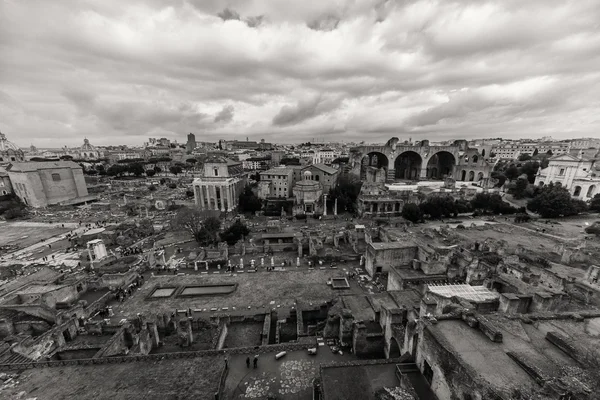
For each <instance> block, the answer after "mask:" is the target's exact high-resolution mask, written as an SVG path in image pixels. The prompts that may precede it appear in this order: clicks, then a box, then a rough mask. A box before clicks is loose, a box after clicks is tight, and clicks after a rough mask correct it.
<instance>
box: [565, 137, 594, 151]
mask: <svg viewBox="0 0 600 400" xmlns="http://www.w3.org/2000/svg"><path fill="white" fill-rule="evenodd" d="M591 148H593V149H600V139H595V138H583V139H573V140H571V149H591Z"/></svg>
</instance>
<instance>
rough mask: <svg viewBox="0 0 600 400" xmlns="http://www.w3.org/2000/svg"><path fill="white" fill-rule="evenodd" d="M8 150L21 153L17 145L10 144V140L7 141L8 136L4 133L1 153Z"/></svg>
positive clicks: (0, 146)
mask: <svg viewBox="0 0 600 400" xmlns="http://www.w3.org/2000/svg"><path fill="white" fill-rule="evenodd" d="M8 150H14V151H21V149H20V148H19V147H18V146H17V145H16V144H14V143H13V142H9V141H8V139H6V135H5V134H4V133H0V151H8Z"/></svg>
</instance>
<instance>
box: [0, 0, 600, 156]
mask: <svg viewBox="0 0 600 400" xmlns="http://www.w3.org/2000/svg"><path fill="white" fill-rule="evenodd" d="M0 4H2V6H1V7H2V10H1V11H0V54H2V57H0V88H1V89H0V90H1V92H0V115H1V116H2V120H1V121H0V130H1V131H2V132H3V133H6V134H7V135H8V136H9V137H12V138H13V140H14V141H17V142H18V140H15V138H17V139H20V138H22V140H23V141H24V143H18V144H21V145H28V144H29V143H30V142H31V141H37V140H40V141H42V142H43V141H44V140H45V141H46V142H44V143H52V142H53V140H58V139H60V140H63V138H65V139H64V140H73V141H74V142H75V143H76V144H79V143H80V142H81V140H80V139H81V137H83V136H84V135H87V136H88V137H97V140H95V143H96V144H109V143H115V142H117V143H122V142H126V143H129V144H139V143H141V139H140V138H143V137H146V136H147V135H149V134H152V133H153V132H164V133H165V135H172V136H173V137H175V136H177V135H181V137H182V138H183V137H184V136H185V134H186V133H187V132H189V131H190V130H194V129H198V130H200V129H201V130H202V131H204V132H206V135H207V136H210V137H217V138H218V137H230V136H235V135H238V134H241V135H244V136H245V135H246V134H256V135H261V134H263V133H264V135H265V137H266V136H267V135H269V137H272V138H277V140H288V141H302V140H306V139H307V138H310V137H313V136H318V135H320V134H322V135H326V136H327V137H330V138H332V139H342V138H348V139H351V138H361V137H364V135H365V134H367V135H368V136H369V141H374V140H381V141H385V140H387V139H388V138H389V136H390V135H391V136H394V135H393V133H394V132H396V133H397V135H400V136H401V135H412V136H413V139H414V138H415V137H416V136H419V137H422V136H423V135H425V134H427V135H429V139H431V140H435V139H436V138H448V137H452V136H453V135H454V136H460V137H463V136H468V137H473V136H483V135H486V134H488V133H489V134H494V135H500V136H504V137H518V136H521V135H523V132H527V134H528V137H534V136H536V132H539V133H540V135H537V136H542V135H549V134H550V135H553V136H555V137H565V136H574V135H581V136H590V135H597V133H598V131H600V121H598V117H597V110H598V109H599V108H600V103H599V100H598V95H597V93H600V76H599V74H598V72H597V71H600V25H599V22H598V21H600V2H598V1H596V0H578V1H567V0H531V1H528V2H522V1H517V0H504V1H502V2H498V1H492V0H480V1H475V0H407V1H402V2H398V1H393V0H332V1H328V2H265V1H262V0H230V1H228V2H223V1H218V0H185V1H179V2H175V3H174V2H172V1H169V0H131V1H128V2H117V1H116V0H104V1H94V0H89V1H86V2H81V1H76V0H65V1H60V2H48V1H41V0H31V1H28V2H17V1H12V2H11V1H5V2H2V3H0ZM56 21H60V24H57V23H56ZM237 21H239V23H238V22H237ZM73 32H76V34H74V33H73ZM314 93H319V95H318V96H315V95H314ZM229 110H231V111H229ZM234 111H235V119H234V118H233V115H234ZM71 138H72V139H71ZM65 144H66V143H65Z"/></svg>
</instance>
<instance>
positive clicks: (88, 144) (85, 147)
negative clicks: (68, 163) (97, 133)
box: [81, 138, 96, 151]
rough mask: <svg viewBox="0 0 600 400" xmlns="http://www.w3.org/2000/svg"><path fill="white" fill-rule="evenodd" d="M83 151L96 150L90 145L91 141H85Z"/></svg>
mask: <svg viewBox="0 0 600 400" xmlns="http://www.w3.org/2000/svg"><path fill="white" fill-rule="evenodd" d="M81 151H96V148H95V147H94V146H92V145H91V144H90V141H89V140H87V138H86V139H83V146H81Z"/></svg>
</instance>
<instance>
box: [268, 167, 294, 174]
mask: <svg viewBox="0 0 600 400" xmlns="http://www.w3.org/2000/svg"><path fill="white" fill-rule="evenodd" d="M293 173H294V170H293V169H292V168H287V167H278V168H271V169H268V170H266V171H262V172H261V173H260V174H261V175H288V174H293Z"/></svg>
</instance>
